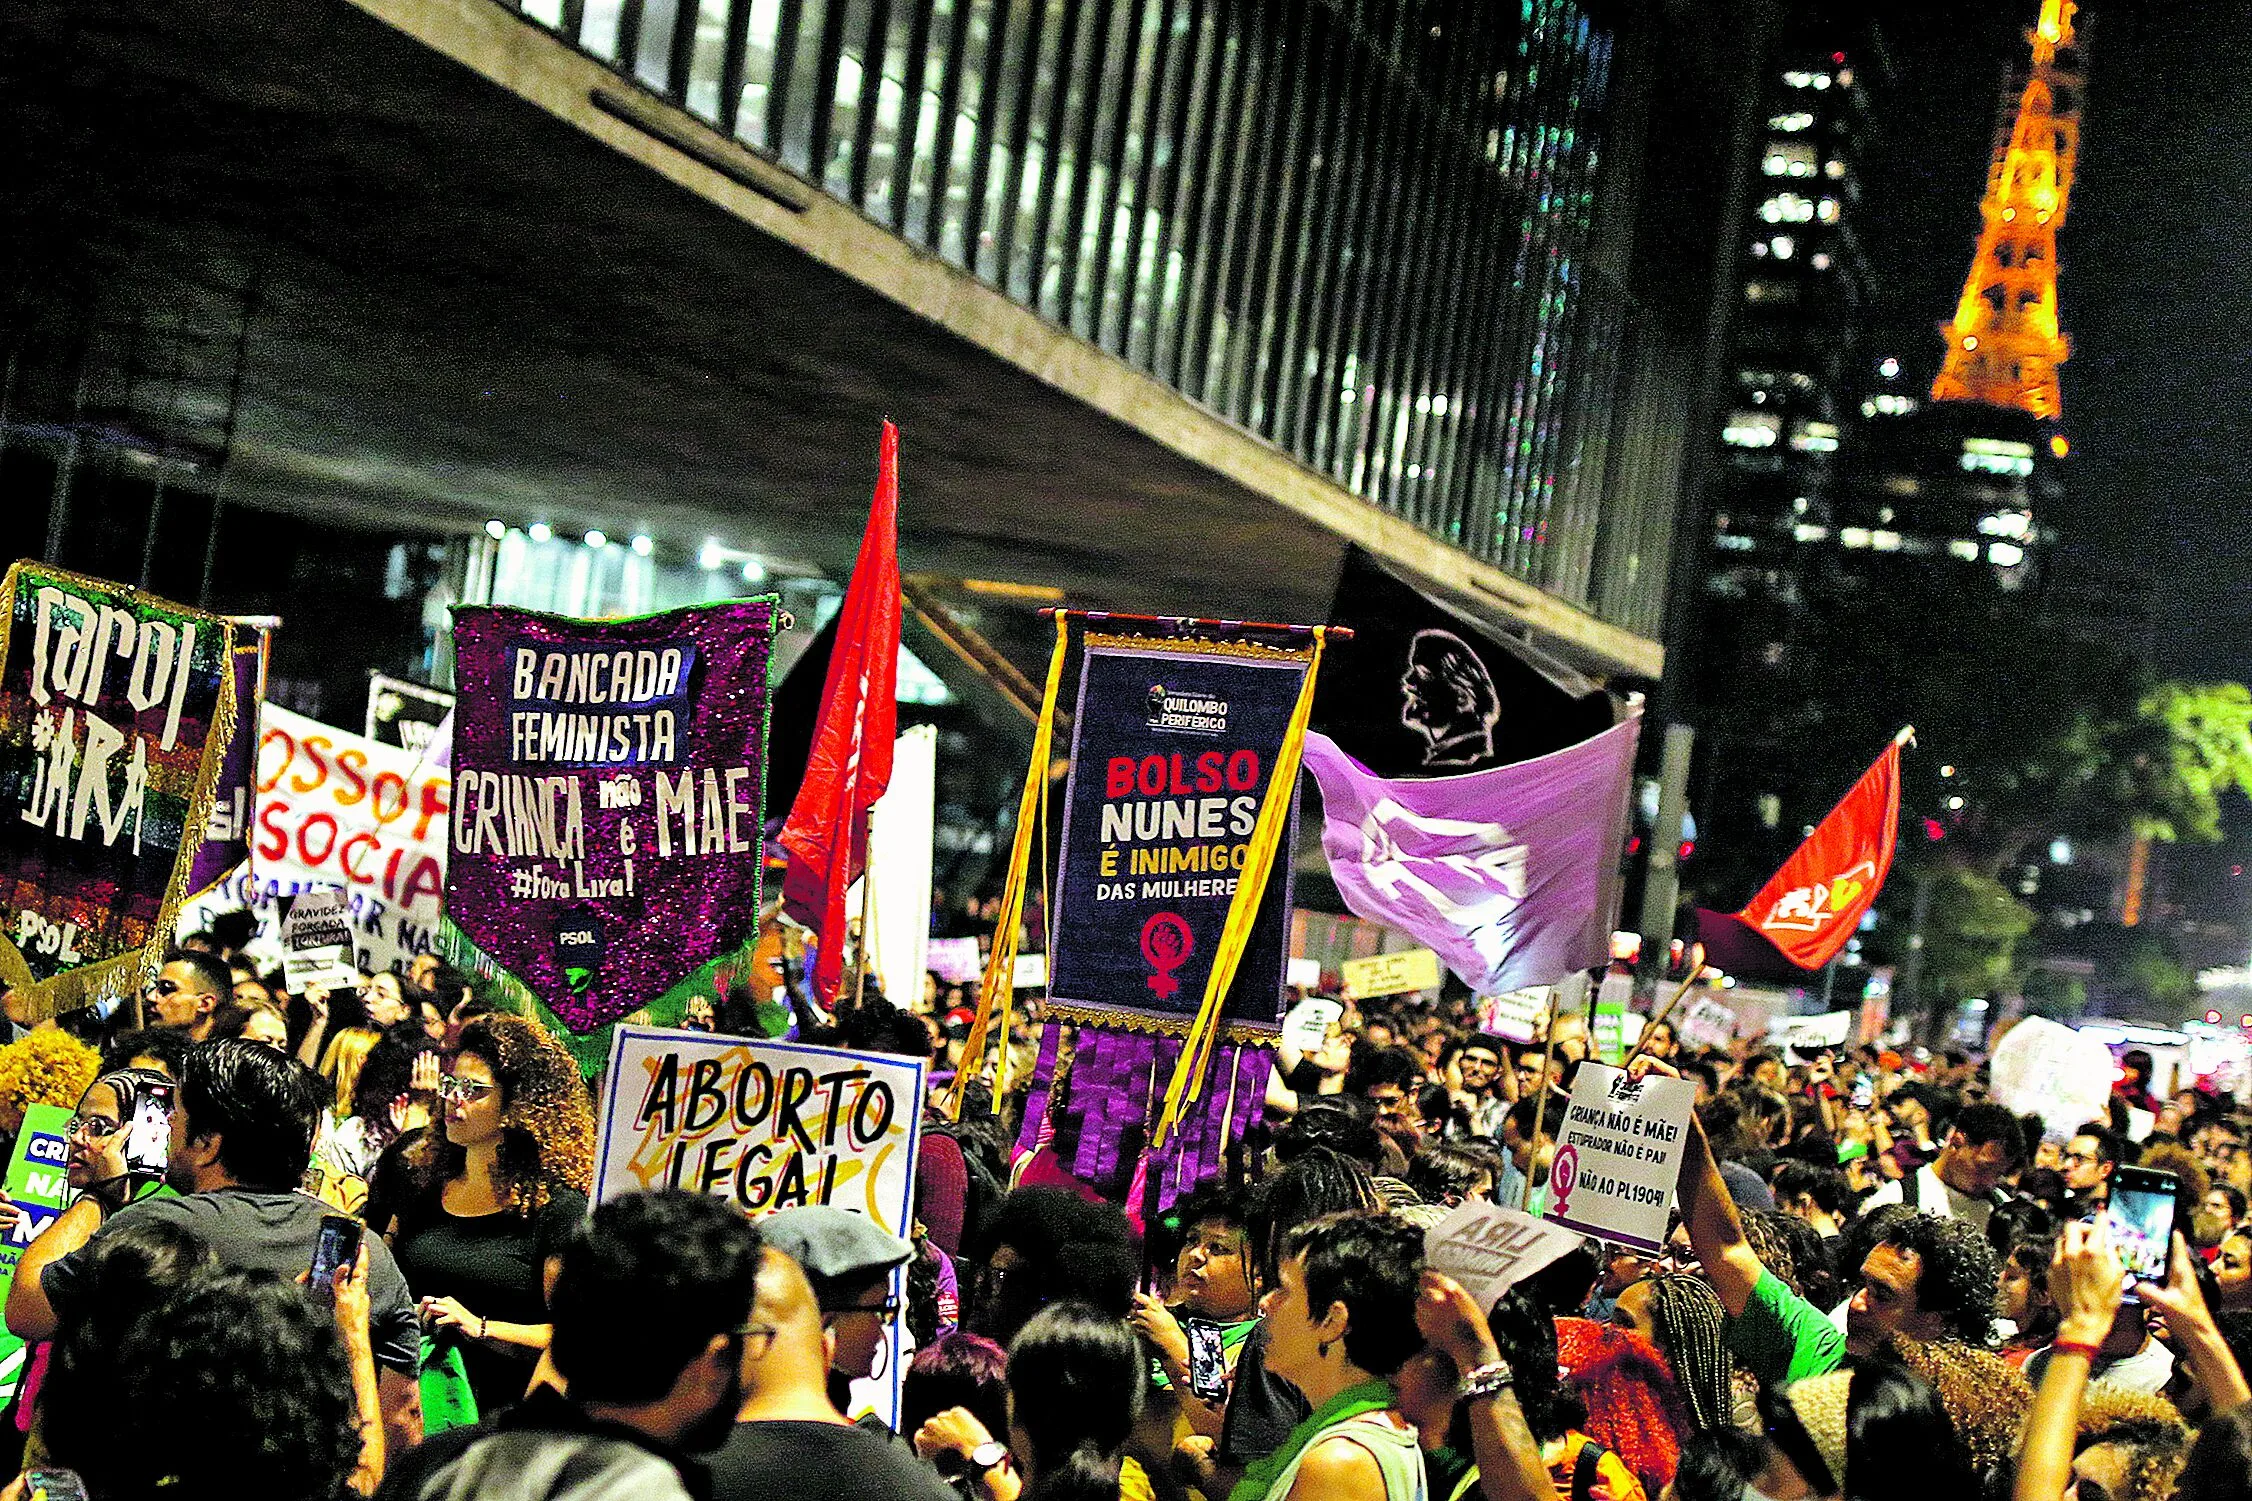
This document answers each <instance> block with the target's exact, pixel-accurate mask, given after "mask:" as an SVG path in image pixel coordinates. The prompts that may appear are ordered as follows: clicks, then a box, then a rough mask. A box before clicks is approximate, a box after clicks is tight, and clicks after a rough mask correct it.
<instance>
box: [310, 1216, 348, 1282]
mask: <svg viewBox="0 0 2252 1501" xmlns="http://www.w3.org/2000/svg"><path fill="white" fill-rule="evenodd" d="M360 1234H361V1225H360V1222H359V1221H358V1220H355V1219H349V1218H347V1217H345V1216H344V1215H341V1214H324V1215H322V1216H321V1233H320V1236H319V1238H318V1239H316V1240H315V1241H314V1242H313V1275H312V1277H311V1279H310V1284H311V1286H312V1288H313V1291H314V1292H315V1293H316V1294H319V1295H321V1296H324V1297H325V1296H330V1295H332V1294H333V1292H334V1290H335V1285H336V1269H337V1268H338V1267H342V1266H350V1265H351V1264H352V1263H353V1262H355V1261H357V1260H359V1259H360Z"/></svg>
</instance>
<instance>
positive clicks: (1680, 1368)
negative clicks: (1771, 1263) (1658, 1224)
mask: <svg viewBox="0 0 2252 1501" xmlns="http://www.w3.org/2000/svg"><path fill="white" fill-rule="evenodd" d="M1723 1316H1724V1310H1723V1309H1722V1308H1721V1306H1720V1298H1719V1297H1718V1296H1717V1295H1716V1294H1715V1293H1714V1292H1713V1290H1712V1288H1711V1287H1710V1286H1708V1285H1707V1284H1706V1283H1705V1282H1704V1281H1703V1280H1702V1279H1701V1278H1697V1277H1688V1276H1683V1275H1681V1274H1679V1273H1675V1274H1673V1275H1670V1276H1664V1277H1654V1278H1652V1279H1651V1281H1650V1325H1651V1328H1652V1329H1653V1330H1654V1331H1655V1332H1656V1334H1657V1336H1658V1348H1659V1349H1661V1350H1663V1351H1664V1352H1665V1357H1666V1359H1667V1361H1668V1362H1670V1363H1671V1364H1672V1366H1673V1379H1674V1382H1675V1384H1676V1385H1678V1386H1679V1387H1680V1388H1681V1400H1682V1402H1683V1403H1684V1404H1685V1405H1686V1406H1687V1407H1688V1409H1689V1421H1690V1423H1691V1425H1692V1426H1693V1427H1694V1428H1695V1429H1696V1430H1697V1431H1698V1432H1699V1433H1703V1432H1705V1431H1707V1430H1708V1429H1713V1428H1726V1427H1728V1426H1729V1424H1730V1409H1731V1408H1732V1406H1733V1405H1734V1403H1733V1397H1732V1395H1731V1393H1730V1390H1729V1381H1728V1375H1729V1363H1728V1346H1727V1343H1726V1342H1725V1341H1724V1339H1723V1338H1722V1335H1721V1320H1722V1318H1723Z"/></svg>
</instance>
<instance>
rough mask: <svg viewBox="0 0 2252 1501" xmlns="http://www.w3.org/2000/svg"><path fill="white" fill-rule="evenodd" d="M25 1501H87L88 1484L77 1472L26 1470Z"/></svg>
mask: <svg viewBox="0 0 2252 1501" xmlns="http://www.w3.org/2000/svg"><path fill="white" fill-rule="evenodd" d="M23 1493H24V1497H25V1501H86V1482H85V1481H83V1480H81V1479H79V1478H78V1472H77V1471H76V1470H52V1469H48V1470H26V1471H24V1474H23Z"/></svg>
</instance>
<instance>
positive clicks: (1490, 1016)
mask: <svg viewBox="0 0 2252 1501" xmlns="http://www.w3.org/2000/svg"><path fill="white" fill-rule="evenodd" d="M1555 1004H1556V988H1555V987H1554V986H1552V985H1534V986H1530V987H1528V988H1527V989H1524V990H1505V991H1503V992H1501V994H1499V995H1482V996H1480V997H1478V1030H1479V1031H1481V1032H1491V1033H1492V1034H1493V1035H1494V1036H1496V1037H1502V1038H1506V1039H1508V1040H1509V1041H1511V1042H1538V1041H1539V1040H1540V1039H1541V1036H1542V1035H1543V1029H1545V1028H1546V1027H1547V1025H1548V1011H1549V1008H1550V1007H1551V1006H1553V1005H1555Z"/></svg>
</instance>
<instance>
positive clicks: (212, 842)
mask: <svg viewBox="0 0 2252 1501" xmlns="http://www.w3.org/2000/svg"><path fill="white" fill-rule="evenodd" d="M271 624H272V622H271V620H270V619H269V620H245V619H235V618H230V619H229V620H228V621H227V630H228V635H229V639H228V643H227V654H228V660H229V662H230V663H231V664H232V667H233V671H234V680H235V718H234V731H233V733H231V734H230V735H228V737H227V749H226V751H225V753H224V754H222V755H221V756H220V758H219V780H218V784H217V785H216V786H215V787H214V788H213V789H212V794H211V813H210V816H209V817H208V818H206V819H205V820H204V823H203V838H202V840H201V841H200V842H199V843H198V844H197V845H196V851H195V857H194V860H193V861H192V863H190V865H189V866H188V893H189V895H190V897H191V898H192V897H194V896H199V895H201V894H203V893H204V892H207V891H209V890H211V888H212V887H214V886H216V885H218V884H219V882H221V881H223V880H225V879H226V878H227V873H228V872H229V871H231V870H233V869H234V868H235V867H236V866H238V865H240V864H242V863H243V862H244V861H245V860H248V859H249V858H250V818H251V808H252V802H251V777H252V774H253V771H254V769H255V766H256V763H257V759H258V730H259V721H258V706H259V705H260V704H263V703H264V702H265V701H266V653H267V647H268V645H269V644H270V642H271V641H272V639H273V638H272V635H271V631H270V627H271Z"/></svg>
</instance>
